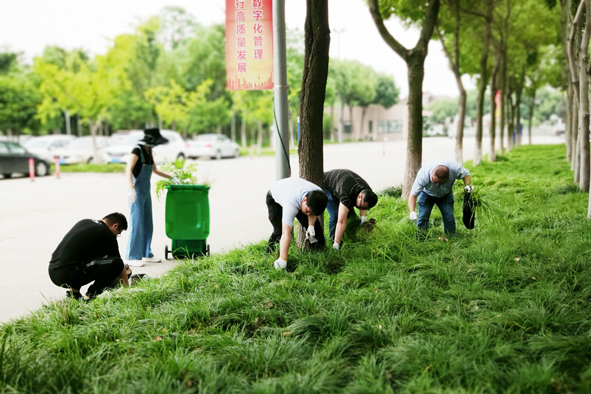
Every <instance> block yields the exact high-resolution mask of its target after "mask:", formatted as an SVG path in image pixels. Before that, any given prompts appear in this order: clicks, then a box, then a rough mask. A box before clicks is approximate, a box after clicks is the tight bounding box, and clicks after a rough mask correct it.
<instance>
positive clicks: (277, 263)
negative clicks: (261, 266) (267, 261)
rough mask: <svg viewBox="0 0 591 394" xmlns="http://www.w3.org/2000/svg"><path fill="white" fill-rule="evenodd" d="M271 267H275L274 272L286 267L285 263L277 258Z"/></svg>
mask: <svg viewBox="0 0 591 394" xmlns="http://www.w3.org/2000/svg"><path fill="white" fill-rule="evenodd" d="M273 265H274V266H275V269H276V270H284V269H285V267H287V261H285V260H283V259H282V258H281V257H279V258H278V259H277V260H275V263H274V264H273Z"/></svg>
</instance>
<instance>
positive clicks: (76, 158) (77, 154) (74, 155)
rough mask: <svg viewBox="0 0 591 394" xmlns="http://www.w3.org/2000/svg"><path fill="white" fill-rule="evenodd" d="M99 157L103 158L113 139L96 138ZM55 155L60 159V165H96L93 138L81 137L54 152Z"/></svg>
mask: <svg viewBox="0 0 591 394" xmlns="http://www.w3.org/2000/svg"><path fill="white" fill-rule="evenodd" d="M95 138H96V148H97V150H98V152H97V153H98V155H100V156H98V157H102V155H103V151H104V150H105V148H106V147H107V146H109V144H110V141H111V139H110V138H109V137H103V136H99V135H97V136H95ZM53 154H54V155H55V156H57V157H59V162H60V164H62V165H64V164H86V163H89V164H90V163H95V162H96V160H95V159H94V146H93V143H92V137H91V136H86V137H79V138H76V139H75V140H74V141H72V142H71V143H69V144H68V145H66V146H64V147H63V148H58V149H55V150H54V151H53Z"/></svg>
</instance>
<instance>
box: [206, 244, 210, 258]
mask: <svg viewBox="0 0 591 394" xmlns="http://www.w3.org/2000/svg"><path fill="white" fill-rule="evenodd" d="M205 255H206V256H209V244H207V249H205Z"/></svg>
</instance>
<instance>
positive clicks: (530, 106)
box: [527, 89, 536, 145]
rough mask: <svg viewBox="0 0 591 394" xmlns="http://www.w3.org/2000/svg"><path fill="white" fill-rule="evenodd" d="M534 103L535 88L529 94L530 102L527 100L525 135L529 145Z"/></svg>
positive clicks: (530, 142)
mask: <svg viewBox="0 0 591 394" xmlns="http://www.w3.org/2000/svg"><path fill="white" fill-rule="evenodd" d="M535 103H536V89H532V94H531V96H530V102H529V114H528V124H527V136H528V143H529V145H531V144H532V140H531V128H532V121H533V118H534V108H535Z"/></svg>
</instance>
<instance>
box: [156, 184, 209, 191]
mask: <svg viewBox="0 0 591 394" xmlns="http://www.w3.org/2000/svg"><path fill="white" fill-rule="evenodd" d="M166 189H168V190H172V191H175V192H176V191H197V190H199V191H207V190H209V186H208V185H170V186H166Z"/></svg>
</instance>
